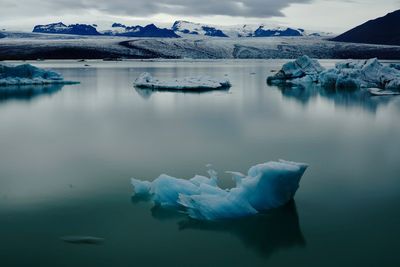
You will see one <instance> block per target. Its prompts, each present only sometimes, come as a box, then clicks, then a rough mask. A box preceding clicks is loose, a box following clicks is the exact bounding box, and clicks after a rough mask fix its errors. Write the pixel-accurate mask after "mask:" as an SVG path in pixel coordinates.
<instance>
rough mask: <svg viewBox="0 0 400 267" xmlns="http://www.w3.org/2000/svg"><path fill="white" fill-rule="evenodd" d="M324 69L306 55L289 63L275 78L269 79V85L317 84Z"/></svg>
mask: <svg viewBox="0 0 400 267" xmlns="http://www.w3.org/2000/svg"><path fill="white" fill-rule="evenodd" d="M323 70H324V68H323V67H322V66H321V65H320V64H319V62H318V61H317V60H315V59H311V58H309V57H308V56H306V55H304V56H301V57H299V58H298V59H296V60H295V61H291V62H288V63H286V64H284V65H283V66H282V69H281V70H280V71H278V72H277V73H276V74H275V75H274V76H270V77H268V82H269V83H283V82H287V81H290V82H291V83H308V82H317V81H318V75H319V74H320V73H321V72H322V71H323Z"/></svg>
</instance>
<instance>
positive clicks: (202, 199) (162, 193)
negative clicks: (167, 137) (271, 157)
mask: <svg viewBox="0 0 400 267" xmlns="http://www.w3.org/2000/svg"><path fill="white" fill-rule="evenodd" d="M307 167H308V165H307V164H304V163H296V162H290V161H284V160H279V161H277V162H276V161H270V162H267V163H263V164H258V165H255V166H253V167H251V168H250V169H249V171H248V173H247V175H244V174H241V173H239V172H229V173H230V174H231V175H232V177H233V179H234V181H235V182H236V186H235V187H233V188H231V189H222V188H220V187H219V186H218V177H217V173H216V172H215V171H213V170H209V176H210V177H205V176H200V175H196V176H194V177H193V178H191V179H189V180H186V179H179V178H175V177H172V176H169V175H166V174H162V175H160V176H159V177H158V178H157V179H155V180H154V181H152V182H150V181H142V180H138V179H135V178H132V179H131V183H132V185H133V187H134V196H135V197H138V198H143V199H151V200H153V201H154V203H155V204H156V205H159V206H162V207H175V208H177V209H181V210H183V211H184V212H186V213H187V214H188V215H189V216H190V217H191V218H194V219H198V220H220V219H233V218H240V217H246V216H251V215H255V214H257V213H259V212H263V211H266V210H269V209H273V208H278V207H280V206H283V205H285V204H286V203H288V202H289V201H290V200H291V199H292V198H293V197H294V195H295V193H296V191H297V189H298V188H299V183H300V179H301V177H302V176H303V174H304V172H305V170H306V169H307Z"/></svg>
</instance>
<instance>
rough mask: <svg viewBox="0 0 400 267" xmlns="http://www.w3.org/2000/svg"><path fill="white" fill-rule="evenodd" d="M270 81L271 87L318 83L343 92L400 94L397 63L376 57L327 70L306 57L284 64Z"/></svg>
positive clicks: (351, 61) (399, 77) (399, 76)
mask: <svg viewBox="0 0 400 267" xmlns="http://www.w3.org/2000/svg"><path fill="white" fill-rule="evenodd" d="M267 81H268V83H270V84H282V83H289V84H304V83H318V84H320V85H321V86H322V87H324V88H327V89H339V90H356V89H360V88H378V89H380V90H386V91H387V90H391V91H400V68H399V67H398V65H397V64H391V65H388V66H387V65H383V64H382V63H380V62H379V61H378V59H376V58H372V59H367V60H347V61H344V62H341V63H337V64H336V66H335V68H332V69H327V70H325V69H324V68H323V67H322V66H321V65H320V64H319V62H318V61H317V60H315V59H311V58H309V57H308V56H302V57H300V58H298V59H296V60H295V61H294V62H288V63H286V64H284V65H283V67H282V69H281V70H280V71H279V72H278V73H276V74H275V75H274V76H270V77H268V80H267ZM386 91H385V92H386ZM374 92H377V91H376V90H375V91H374Z"/></svg>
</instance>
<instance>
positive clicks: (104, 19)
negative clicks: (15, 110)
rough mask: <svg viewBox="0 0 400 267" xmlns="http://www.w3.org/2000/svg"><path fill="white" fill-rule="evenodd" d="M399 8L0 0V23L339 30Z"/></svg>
mask: <svg viewBox="0 0 400 267" xmlns="http://www.w3.org/2000/svg"><path fill="white" fill-rule="evenodd" d="M397 9H400V0H234V1H232V0H159V1H152V0H112V1H110V0H23V1H16V0H0V29H7V30H24V31H31V30H32V28H33V26H34V25H37V24H48V23H53V22H60V21H62V22H64V23H65V24H72V23H86V24H93V23H95V24H99V25H100V27H102V26H105V25H109V24H111V23H112V22H120V23H124V24H127V25H137V24H141V25H143V24H148V23H155V24H156V25H158V26H162V27H171V25H172V23H173V22H174V21H176V20H188V21H193V22H199V23H204V24H214V25H239V24H260V23H266V24H278V25H282V26H292V27H299V28H305V29H309V30H319V31H327V32H334V33H341V32H344V31H346V30H349V29H351V28H353V27H355V26H357V25H359V24H361V23H364V22H365V21H367V20H370V19H373V18H377V17H380V16H384V15H386V14H387V13H389V12H392V11H394V10H397Z"/></svg>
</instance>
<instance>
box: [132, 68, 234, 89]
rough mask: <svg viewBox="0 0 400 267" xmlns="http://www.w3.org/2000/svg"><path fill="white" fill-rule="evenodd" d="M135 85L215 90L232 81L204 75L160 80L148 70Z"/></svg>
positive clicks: (154, 87) (229, 85)
mask: <svg viewBox="0 0 400 267" xmlns="http://www.w3.org/2000/svg"><path fill="white" fill-rule="evenodd" d="M134 85H135V86H136V87H140V88H148V89H155V90H214V89H224V88H229V87H231V84H230V82H229V81H228V80H226V79H221V80H218V79H214V78H211V77H207V76H202V77H185V78H181V79H164V80H158V79H156V78H154V77H153V76H151V74H150V73H147V72H144V73H142V74H140V76H139V77H138V78H137V79H136V81H135V83H134Z"/></svg>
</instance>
